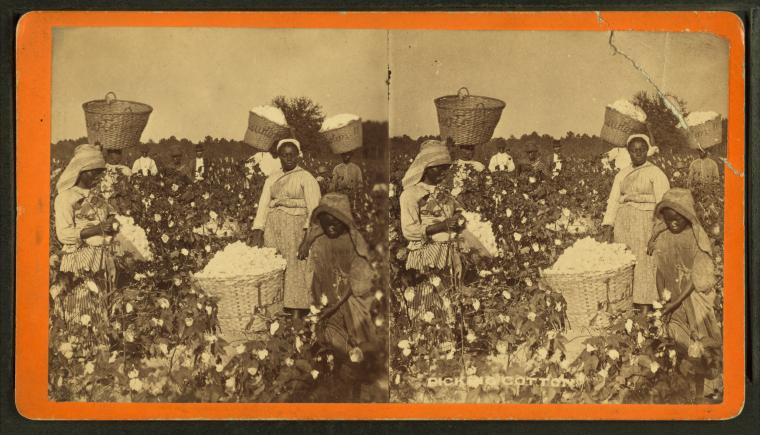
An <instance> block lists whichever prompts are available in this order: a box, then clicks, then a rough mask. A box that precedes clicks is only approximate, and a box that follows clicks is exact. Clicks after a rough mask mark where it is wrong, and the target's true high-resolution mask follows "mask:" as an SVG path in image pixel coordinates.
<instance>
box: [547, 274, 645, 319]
mask: <svg viewBox="0 0 760 435" xmlns="http://www.w3.org/2000/svg"><path fill="white" fill-rule="evenodd" d="M634 265H635V263H630V264H627V265H624V266H620V267H618V268H616V269H611V270H608V271H604V272H585V273H566V274H563V273H555V272H552V271H550V270H544V271H542V272H541V276H542V277H543V279H544V281H545V282H546V283H547V284H548V285H549V286H550V287H551V288H552V289H554V291H556V292H559V293H561V294H562V296H563V297H564V298H565V301H566V302H567V318H568V320H569V321H570V327H571V328H582V327H586V326H588V325H589V323H590V322H591V319H592V318H593V317H594V316H595V315H596V314H597V312H598V311H599V309H600V307H602V308H603V307H605V306H606V309H607V310H608V311H610V312H612V313H618V312H622V311H626V310H628V309H630V308H631V307H632V306H633V267H634Z"/></svg>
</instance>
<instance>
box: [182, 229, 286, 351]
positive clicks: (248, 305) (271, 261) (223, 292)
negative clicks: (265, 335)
mask: <svg viewBox="0 0 760 435" xmlns="http://www.w3.org/2000/svg"><path fill="white" fill-rule="evenodd" d="M285 265H286V262H285V259H284V258H282V257H281V256H280V255H279V254H277V252H276V251H275V249H273V248H255V247H250V246H248V245H246V244H245V243H243V242H234V243H231V244H229V245H227V246H226V247H225V248H224V249H223V250H222V251H220V252H217V253H216V254H215V255H214V257H213V258H212V259H211V261H209V263H208V264H207V265H206V267H205V268H204V269H203V270H202V271H201V272H198V273H196V274H195V279H196V281H198V283H199V284H200V286H201V287H202V288H203V289H204V290H206V292H208V293H209V294H210V295H211V296H215V297H218V298H219V314H218V318H219V326H220V327H221V328H222V333H223V334H225V335H228V336H240V335H241V334H242V335H245V334H246V333H251V332H258V331H261V330H264V329H266V320H265V318H264V315H266V316H271V315H273V314H276V313H277V312H278V311H279V310H280V309H281V305H282V298H283V285H284V279H285ZM262 311H263V315H262V314H261V313H260V312H262Z"/></svg>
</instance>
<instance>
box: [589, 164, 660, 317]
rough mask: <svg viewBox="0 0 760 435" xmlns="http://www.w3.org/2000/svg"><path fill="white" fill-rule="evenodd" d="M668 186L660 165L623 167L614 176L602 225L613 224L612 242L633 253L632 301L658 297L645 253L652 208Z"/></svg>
mask: <svg viewBox="0 0 760 435" xmlns="http://www.w3.org/2000/svg"><path fill="white" fill-rule="evenodd" d="M668 189H670V182H669V181H668V177H667V176H666V175H665V173H664V172H662V170H660V168H658V167H656V166H654V165H653V164H651V163H649V162H646V163H644V164H643V165H641V166H638V167H636V168H634V167H631V166H629V167H626V168H623V169H621V170H620V172H618V173H617V175H615V180H614V182H613V183H612V190H611V191H610V196H609V199H608V200H607V211H606V213H605V215H604V221H603V222H602V224H603V225H613V226H614V241H615V243H623V244H625V245H627V246H628V248H629V249H630V250H631V251H632V252H633V254H634V255H635V256H636V267H635V268H634V271H633V302H634V303H636V304H651V303H652V302H653V301H655V300H656V299H657V283H656V281H655V272H654V259H653V258H652V257H651V256H649V255H647V252H646V251H647V243H648V242H649V238H650V237H651V235H652V228H653V227H654V224H655V221H654V214H653V212H654V208H655V205H656V204H657V203H658V202H659V201H660V200H661V199H662V196H663V195H664V194H665V192H666V191H667V190H668Z"/></svg>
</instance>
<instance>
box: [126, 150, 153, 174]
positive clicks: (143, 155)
mask: <svg viewBox="0 0 760 435" xmlns="http://www.w3.org/2000/svg"><path fill="white" fill-rule="evenodd" d="M132 174H134V175H142V176H144V177H147V176H149V175H158V167H157V166H156V161H155V160H153V159H152V158H151V157H150V148H148V146H147V145H142V146H141V147H140V157H139V158H138V159H137V160H135V162H134V163H133V164H132Z"/></svg>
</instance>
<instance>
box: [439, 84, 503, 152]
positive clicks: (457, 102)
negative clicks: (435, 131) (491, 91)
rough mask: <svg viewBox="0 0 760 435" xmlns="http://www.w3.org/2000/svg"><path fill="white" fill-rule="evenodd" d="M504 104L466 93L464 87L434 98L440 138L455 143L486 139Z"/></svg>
mask: <svg viewBox="0 0 760 435" xmlns="http://www.w3.org/2000/svg"><path fill="white" fill-rule="evenodd" d="M505 105H506V104H505V103H504V102H503V101H501V100H497V99H496V98H490V97H479V96H475V95H470V91H469V90H467V88H461V89H459V92H458V93H457V95H447V96H445V97H439V98H436V99H435V107H436V109H437V111H438V127H439V128H440V131H441V140H443V141H446V140H447V139H448V138H451V139H452V140H453V141H454V143H455V144H456V145H479V144H483V143H486V142H488V141H489V140H491V137H492V136H493V131H494V129H495V128H496V125H497V124H498V123H499V119H501V112H502V111H503V110H504V106H505Z"/></svg>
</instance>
